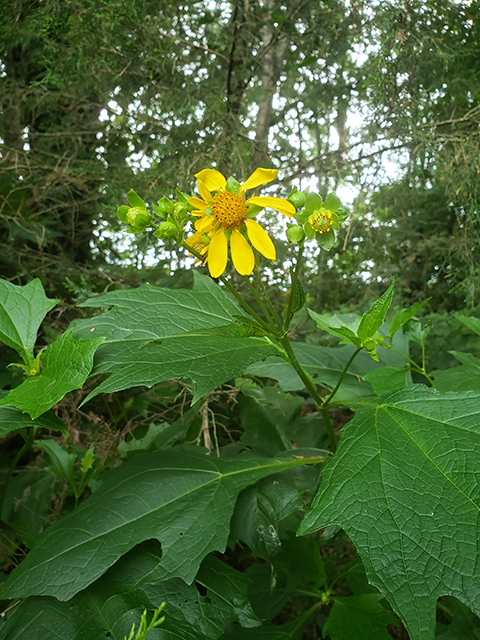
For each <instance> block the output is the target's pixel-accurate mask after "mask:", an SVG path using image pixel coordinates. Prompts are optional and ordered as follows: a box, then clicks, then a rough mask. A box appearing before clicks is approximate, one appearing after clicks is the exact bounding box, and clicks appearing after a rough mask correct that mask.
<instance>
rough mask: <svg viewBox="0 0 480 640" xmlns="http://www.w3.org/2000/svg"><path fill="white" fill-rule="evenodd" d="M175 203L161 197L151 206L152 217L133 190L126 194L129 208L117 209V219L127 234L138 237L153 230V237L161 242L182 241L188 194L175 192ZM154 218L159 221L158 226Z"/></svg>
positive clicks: (187, 215) (187, 214) (124, 206)
mask: <svg viewBox="0 0 480 640" xmlns="http://www.w3.org/2000/svg"><path fill="white" fill-rule="evenodd" d="M176 196H177V198H178V200H177V201H175V200H170V199H169V198H167V197H166V196H163V197H162V198H161V199H160V201H159V203H158V204H152V205H151V206H152V209H153V215H152V214H150V213H149V212H148V210H147V205H146V204H145V202H144V201H143V200H142V198H141V197H140V196H139V195H138V194H137V193H135V191H134V190H133V189H130V191H129V192H128V193H127V199H128V202H129V205H130V206H127V205H123V206H121V207H119V208H118V217H119V218H120V220H121V222H123V223H124V224H127V225H128V228H127V230H126V231H127V233H133V234H135V235H138V234H140V233H143V232H144V231H146V230H147V229H154V232H153V235H154V236H155V237H156V238H160V239H162V240H168V239H175V240H179V241H182V239H183V228H184V226H185V224H186V222H187V221H188V218H189V205H188V197H189V196H188V194H187V193H182V192H181V191H179V190H178V189H177V190H176ZM155 216H156V217H158V218H160V219H161V222H160V224H159V223H158V222H157V221H155Z"/></svg>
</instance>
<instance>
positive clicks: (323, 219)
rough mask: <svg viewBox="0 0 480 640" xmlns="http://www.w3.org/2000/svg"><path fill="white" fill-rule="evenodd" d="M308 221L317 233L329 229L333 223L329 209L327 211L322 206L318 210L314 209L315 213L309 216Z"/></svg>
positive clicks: (325, 231)
mask: <svg viewBox="0 0 480 640" xmlns="http://www.w3.org/2000/svg"><path fill="white" fill-rule="evenodd" d="M308 221H309V222H310V224H311V225H312V229H313V230H314V231H316V232H317V233H327V231H330V229H331V226H332V224H333V223H332V214H331V213H330V211H327V210H326V209H323V208H322V209H320V210H319V211H315V213H314V214H313V215H312V216H310V218H309V219H308Z"/></svg>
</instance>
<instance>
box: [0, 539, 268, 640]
mask: <svg viewBox="0 0 480 640" xmlns="http://www.w3.org/2000/svg"><path fill="white" fill-rule="evenodd" d="M161 555H162V553H161V547H160V545H159V544H158V542H156V541H153V540H150V541H148V542H146V543H144V544H142V545H138V546H137V547H135V549H132V551H130V552H129V553H127V554H126V555H125V556H124V557H123V558H121V559H120V560H119V561H118V562H116V563H115V565H114V566H113V567H111V569H110V570H109V571H107V573H106V574H105V575H103V576H102V577H101V578H100V579H99V580H97V581H96V582H95V583H94V584H92V585H90V586H89V587H88V588H87V589H84V590H82V591H80V592H79V593H78V594H77V595H75V596H74V597H73V598H72V599H71V600H69V601H68V602H62V601H59V600H56V599H55V598H52V597H49V596H40V597H38V596H31V597H29V598H27V599H26V600H24V601H23V602H22V603H21V604H20V605H19V606H16V607H14V608H13V609H12V610H11V611H10V612H9V613H7V619H6V622H5V621H4V622H3V623H2V624H1V625H0V640H20V639H22V640H24V639H27V640H85V639H88V640H105V638H106V637H109V638H112V639H113V640H124V637H125V636H126V635H128V634H129V631H130V629H131V627H132V623H136V625H137V628H138V622H139V619H140V615H141V613H142V611H143V610H144V609H148V610H152V609H154V608H156V607H157V606H159V605H160V604H162V603H165V605H166V606H165V609H164V613H165V617H166V620H165V623H164V624H163V625H162V627H161V629H162V632H161V633H160V632H155V633H152V634H149V635H148V636H147V640H148V638H150V637H151V638H152V640H153V638H157V637H158V638H169V639H170V638H175V639H179V640H215V639H216V638H218V637H219V636H221V635H222V633H223V632H224V630H225V628H226V627H227V626H228V625H229V624H230V623H231V622H232V621H234V620H238V621H239V622H240V624H242V625H243V626H246V627H255V626H259V625H260V624H261V623H260V620H259V619H258V618H257V617H256V616H255V614H254V612H253V610H252V607H251V605H250V603H249V601H248V597H247V585H248V579H247V578H246V577H245V576H244V575H243V574H241V573H240V572H239V571H236V570H235V569H233V568H232V567H229V566H228V565H226V564H224V563H223V562H221V561H220V560H218V559H217V558H214V557H207V558H206V559H205V560H204V562H203V563H202V566H201V568H200V571H199V573H198V575H197V577H196V579H195V585H194V584H191V585H187V584H186V583H185V582H183V580H180V579H179V578H172V579H170V580H161V579H158V575H157V573H158V571H157V570H158V568H159V567H160V565H161ZM197 584H198V585H201V586H200V587H199V588H197V586H196V585H197ZM199 589H201V590H202V591H203V595H202V594H201V593H200V592H199ZM32 619H33V620H35V625H33V624H32ZM27 634H28V635H27ZM107 634H108V635H107Z"/></svg>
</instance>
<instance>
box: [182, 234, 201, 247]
mask: <svg viewBox="0 0 480 640" xmlns="http://www.w3.org/2000/svg"><path fill="white" fill-rule="evenodd" d="M202 235H203V234H202V232H201V231H197V233H194V234H193V236H189V237H188V238H185V243H186V244H188V246H189V247H195V245H196V244H197V243H198V242H200V240H201V238H202Z"/></svg>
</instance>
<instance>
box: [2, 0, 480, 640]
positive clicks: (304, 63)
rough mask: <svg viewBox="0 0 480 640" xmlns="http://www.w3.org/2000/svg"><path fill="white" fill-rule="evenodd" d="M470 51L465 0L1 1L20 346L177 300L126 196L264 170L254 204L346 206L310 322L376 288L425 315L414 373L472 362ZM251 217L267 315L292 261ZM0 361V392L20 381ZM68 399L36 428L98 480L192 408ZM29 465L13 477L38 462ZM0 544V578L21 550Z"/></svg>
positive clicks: (478, 211)
mask: <svg viewBox="0 0 480 640" xmlns="http://www.w3.org/2000/svg"><path fill="white" fill-rule="evenodd" d="M479 42H480V5H479V3H478V2H461V1H451V0H435V1H431V0H423V1H419V0H411V1H410V0H403V1H397V2H394V1H390V0H386V1H385V2H365V1H361V0H344V1H337V0H323V1H318V2H313V1H311V0H295V1H293V2H288V3H277V2H274V1H273V0H263V1H261V2H260V1H257V0H252V1H249V0H238V1H235V2H218V1H217V2H216V1H214V0H211V1H193V2H181V3H179V2H168V3H167V2H162V1H159V0H129V1H128V2H127V1H125V0H110V1H109V0H71V1H70V0H69V1H62V0H43V1H42V0H10V2H8V3H7V4H6V6H5V7H4V8H2V13H1V15H0V110H1V118H0V274H1V277H2V278H3V279H5V280H7V281H8V282H10V283H12V284H15V285H26V284H28V283H29V282H30V281H31V280H32V279H33V278H39V279H40V280H41V282H42V284H43V287H44V289H45V291H46V294H47V296H48V297H50V298H57V299H60V304H59V305H58V306H57V307H55V309H54V310H53V311H52V312H51V313H50V314H49V316H47V321H46V322H45V323H44V324H43V326H42V331H41V333H40V336H39V343H38V347H42V346H46V345H48V344H50V343H51V342H52V341H53V340H54V339H55V338H57V337H58V336H59V335H60V334H61V333H62V332H63V331H65V329H66V328H67V327H68V326H69V324H70V322H71V321H72V320H75V319H77V318H82V317H84V316H85V311H84V310H81V309H79V308H78V307H77V306H76V305H77V303H78V302H83V301H85V300H86V299H87V298H89V297H91V296H93V295H97V294H104V293H106V292H112V291H115V290H118V289H124V288H132V287H138V286H140V285H142V284H144V283H150V284H152V285H155V286H160V287H167V288H172V289H176V288H179V287H190V286H191V284H192V261H191V258H190V257H189V256H188V254H187V253H186V252H185V251H184V250H183V249H182V248H178V247H176V246H175V244H174V243H173V242H171V243H169V242H168V241H166V242H165V243H159V242H158V241H157V240H156V239H155V238H153V237H152V236H151V235H148V234H143V235H138V236H136V235H133V234H130V235H129V234H126V233H125V230H124V225H122V224H121V223H120V221H119V220H118V218H117V215H116V212H117V208H118V207H119V206H120V205H123V204H126V198H125V196H126V193H127V191H128V190H129V189H134V190H135V191H136V192H137V193H139V194H140V195H141V196H142V198H143V199H144V200H145V201H146V202H149V203H150V202H158V201H159V200H160V198H161V197H162V196H164V195H166V196H168V197H171V196H174V194H175V188H178V189H180V191H182V192H187V193H193V190H194V187H195V179H194V174H195V173H197V172H198V171H200V170H201V169H204V168H208V167H216V168H217V169H218V170H219V171H221V172H222V173H223V174H224V175H226V176H229V175H234V176H236V177H237V178H238V179H239V180H241V179H246V178H247V177H248V176H249V175H250V174H251V173H252V171H253V170H254V169H255V168H256V167H266V168H276V169H278V171H279V174H278V181H277V182H276V183H275V185H274V187H272V188H271V189H272V191H271V194H272V195H273V194H274V195H278V196H281V197H287V196H288V194H289V193H290V191H291V188H292V187H295V186H296V187H297V188H298V189H299V190H304V189H311V190H313V191H316V192H318V193H319V194H320V195H321V196H322V197H325V196H326V195H327V193H332V192H333V193H337V195H338V196H339V197H340V199H341V200H342V204H343V206H344V207H345V208H346V209H347V210H348V211H349V217H348V220H347V222H346V223H345V224H344V225H343V228H342V229H341V230H340V232H339V234H338V237H337V243H336V245H335V247H334V248H333V249H332V250H331V251H329V252H326V251H322V250H320V249H318V248H316V249H313V248H310V249H309V250H308V252H307V255H306V260H305V263H304V267H303V270H302V273H301V280H302V283H303V287H304V291H305V294H306V300H307V304H308V306H309V308H310V309H312V310H314V311H316V312H318V313H324V312H332V313H333V312H336V313H341V314H349V313H357V314H362V313H363V312H364V311H366V310H367V309H368V307H369V305H370V304H371V303H372V301H373V300H374V299H376V298H378V297H379V296H380V295H381V294H382V293H383V292H384V291H385V289H386V288H387V286H388V285H389V284H390V283H391V282H392V281H393V280H394V279H395V283H396V288H395V298H394V302H393V306H392V308H393V310H395V309H397V310H398V309H401V308H403V307H409V306H411V305H415V304H416V303H419V302H423V301H425V300H426V299H428V301H427V302H426V304H425V306H424V307H423V309H422V310H421V313H420V315H421V316H422V318H423V321H424V322H425V323H426V324H427V325H428V326H429V327H430V337H429V346H428V349H427V352H426V359H427V364H428V367H427V368H428V369H429V370H434V369H447V368H449V367H451V366H453V365H454V364H458V362H456V360H455V357H454V355H452V354H451V353H449V352H450V351H462V350H463V351H468V352H470V353H472V354H476V355H479V352H480V350H479V347H478V336H476V335H474V334H473V332H472V331H471V330H470V329H469V328H468V327H467V326H463V325H459V323H458V321H457V320H456V316H455V314H463V315H465V316H467V317H469V316H475V315H476V316H477V317H478V313H479V304H480V298H479V291H480V261H479V260H478V252H479V246H480V245H479V237H480V217H479V216H480V180H479V173H480V138H479V123H480V104H479V98H480V46H479ZM267 219H268V225H269V229H270V232H271V233H270V234H271V235H272V237H274V242H275V245H276V248H277V256H278V258H277V261H276V262H275V263H274V264H273V265H272V266H270V267H269V269H268V271H267V276H266V280H265V284H266V285H267V287H268V289H269V291H270V292H271V294H272V297H273V298H275V297H277V298H279V299H284V298H285V296H286V294H287V286H286V284H285V277H286V275H288V272H289V267H290V266H291V264H292V256H293V251H294V249H293V247H292V245H289V244H288V243H286V241H285V236H284V230H283V228H282V226H281V224H280V221H279V219H278V218H276V217H274V216H273V215H272V216H270V217H269V218H267ZM203 272H205V270H204V271H203ZM229 277H230V278H232V281H233V282H235V283H236V286H238V287H239V289H240V290H243V289H242V288H244V287H245V285H244V283H243V281H242V279H241V278H240V277H239V276H238V275H237V274H235V273H234V272H233V270H232V272H229ZM244 293H245V296H246V297H247V298H248V296H249V293H248V290H245V291H244ZM345 317H346V316H345ZM315 331H316V329H315V325H314V323H313V321H312V320H311V319H310V318H309V316H308V314H307V313H306V311H302V312H300V313H299V315H298V316H297V317H296V319H295V322H294V324H293V325H292V328H291V331H290V333H291V336H292V338H294V339H295V340H297V341H300V342H302V341H305V340H307V341H308V340H310V339H311V335H312V334H314V333H315ZM316 340H317V343H318V342H319V341H320V343H321V344H325V345H330V344H331V337H330V338H324V339H323V342H321V340H322V339H321V338H318V335H317V337H316ZM415 348H416V347H414V349H415ZM0 349H1V350H0V365H1V366H0V388H2V389H4V390H9V389H11V388H13V387H15V385H17V384H19V382H20V380H21V371H20V370H19V369H7V368H6V365H7V364H8V363H9V362H10V361H11V359H12V352H11V350H9V349H8V348H7V347H5V348H3V346H0ZM87 391H88V389H87ZM157 391H158V390H157ZM82 393H83V395H82ZM82 393H80V392H79V393H78V395H76V396H75V397H71V396H67V397H66V399H65V400H64V401H63V403H61V404H60V405H59V406H58V408H57V413H58V415H59V416H60V417H61V418H62V420H63V421H64V422H65V423H66V424H67V425H68V426H69V429H70V431H71V438H70V440H71V444H72V445H75V446H78V447H80V448H83V449H84V450H88V448H89V447H90V446H91V445H94V446H95V452H96V453H99V455H101V456H103V460H104V461H105V460H107V461H108V462H107V466H108V464H113V463H112V460H114V458H115V455H114V454H112V451H113V450H118V447H119V446H120V448H121V446H124V445H125V443H128V442H130V438H132V437H133V436H132V434H134V435H135V438H137V439H140V438H141V437H142V436H143V435H144V433H145V432H144V431H142V429H147V427H148V424H149V423H151V421H152V420H153V419H154V418H155V419H158V418H162V419H164V420H167V421H168V422H171V423H173V422H174V421H175V420H176V419H178V416H179V415H180V414H181V413H182V412H183V411H184V410H185V408H186V407H187V406H188V401H189V398H190V397H191V396H189V395H188V393H189V391H188V386H187V387H185V385H182V384H181V383H179V382H178V381H177V382H174V383H172V384H171V385H170V386H168V385H163V387H161V389H160V391H158V393H157V394H156V395H152V394H150V395H149V394H148V393H144V392H140V391H139V389H138V388H135V389H133V390H131V391H125V392H123V395H122V397H121V402H120V401H119V402H118V406H117V405H115V407H114V408H112V406H111V404H110V403H109V402H106V401H103V403H102V401H101V400H100V399H99V398H97V401H96V402H97V404H96V405H94V406H93V405H92V406H91V408H89V410H88V411H87V412H83V413H82V412H79V411H77V409H78V405H79V404H80V402H81V400H82V399H83V398H84V397H85V395H86V393H85V392H82ZM179 393H183V394H184V395H183V396H181V397H182V398H183V399H182V401H179V400H178V398H179V397H180V396H179ZM116 402H117V401H116ZM230 418H231V416H230ZM232 420H233V418H232ZM342 420H343V421H345V420H346V419H345V417H341V416H340V417H339V421H340V423H341V422H342ZM72 434H73V439H72ZM15 437H16V436H15ZM15 437H10V436H8V437H7V438H6V441H5V444H6V447H5V448H4V451H3V452H2V454H1V456H2V460H3V462H2V467H3V473H4V474H6V473H7V470H8V467H9V464H10V462H11V460H12V458H13V457H14V456H15V453H16V452H18V450H19V448H20V446H21V441H20V445H19V440H16V439H15ZM31 455H32V457H31V458H28V459H25V460H24V461H23V462H24V464H25V465H26V464H30V463H31V462H32V461H34V460H37V463H38V459H39V458H38V456H39V455H41V454H39V452H38V450H37V451H36V453H35V454H31ZM19 490H20V489H19ZM55 491H56V492H54V499H53V500H52V502H51V503H49V505H47V506H46V507H45V510H44V512H43V513H42V514H40V515H38V514H37V516H38V518H39V519H40V520H41V519H42V518H43V519H45V518H47V516H46V515H45V514H48V521H49V522H51V521H53V520H54V519H55V518H58V517H59V515H61V514H62V513H64V512H65V511H68V510H69V509H70V508H71V504H70V503H69V495H68V491H67V493H65V492H64V493H63V494H62V490H59V489H58V487H57V489H56V490H55ZM42 522H43V520H42ZM35 526H37V525H35ZM38 526H39V527H40V525H38ZM40 528H43V525H42V526H41V527H40ZM5 535H6V539H5V540H4V543H3V549H2V551H3V554H2V562H3V567H4V570H5V571H6V572H7V573H8V572H9V571H10V570H11V569H12V568H13V567H14V566H16V565H17V564H18V562H19V561H20V559H21V558H22V557H23V554H24V550H25V548H26V546H27V547H28V545H26V546H25V540H23V541H22V543H19V541H18V540H17V539H16V538H15V540H14V541H13V542H12V540H11V538H10V536H9V533H8V530H7V533H6V534H5ZM22 545H23V546H22ZM284 620H287V621H288V615H287V616H286V617H285V618H284ZM308 629H310V627H309V628H308ZM312 629H313V627H312V628H311V629H310V631H307V632H306V633H308V634H311V635H306V636H305V637H312V638H313V637H317V636H315V635H312V634H314V633H316V632H315V631H314V630H312ZM392 633H393V632H392ZM399 633H400V632H399ZM402 633H406V632H404V630H403V631H402ZM152 637H153V634H152ZM159 637H160V636H159ZM165 637H166V636H165ZM232 637H233V636H232ZM239 637H240V636H239ZM242 637H243V636H242ZM252 637H253V636H252ZM289 637H290V636H289ZM292 637H293V636H292ZM379 637H380V636H379ZM398 637H407V636H406V635H404V636H398Z"/></svg>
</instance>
